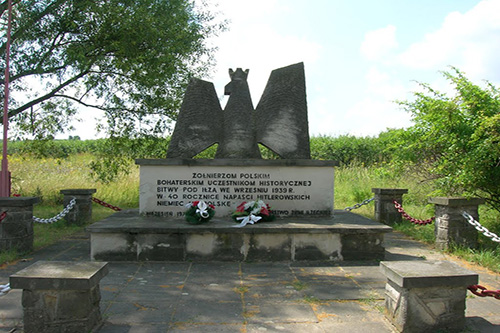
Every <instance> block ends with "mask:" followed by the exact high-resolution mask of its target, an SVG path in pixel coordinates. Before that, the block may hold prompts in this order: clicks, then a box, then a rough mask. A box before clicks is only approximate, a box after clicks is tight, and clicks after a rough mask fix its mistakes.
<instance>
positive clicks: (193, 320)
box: [0, 232, 500, 333]
mask: <svg viewBox="0 0 500 333" xmlns="http://www.w3.org/2000/svg"><path fill="white" fill-rule="evenodd" d="M89 251H90V249H89V240H88V237H87V236H86V235H85V234H81V235H78V236H75V237H73V238H71V239H66V240H63V241H60V242H59V243H57V244H54V245H52V246H50V247H47V248H45V249H42V250H40V251H37V252H35V253H33V254H31V255H30V256H29V257H27V258H25V259H23V260H21V261H19V262H17V263H15V264H12V265H6V266H3V267H1V269H0V284H5V283H7V282H8V278H9V276H10V275H11V274H13V273H16V272H17V271H19V270H21V269H23V268H25V267H27V266H29V265H31V264H32V263H34V262H36V261H38V260H57V261H86V260H89ZM424 259H429V260H431V259H432V260H449V261H453V262H455V263H457V264H458V265H460V266H462V267H464V268H467V269H469V270H473V271H475V272H477V273H478V274H479V283H480V284H481V285H483V286H485V287H487V288H488V289H494V290H496V289H499V288H500V275H499V274H493V273H491V272H489V271H487V270H485V269H483V268H480V267H478V266H475V265H472V264H469V263H466V262H464V261H461V260H458V259H455V258H451V257H449V256H447V255H445V254H443V253H441V252H439V251H436V250H433V249H432V248H431V247H429V246H427V245H423V244H421V243H419V242H416V241H413V240H410V239H408V238H407V237H405V236H403V235H401V234H399V233H396V232H394V233H391V234H387V235H386V258H385V260H387V261H392V260H424ZM109 271H110V272H109V274H108V275H107V276H106V277H105V278H104V279H102V280H101V283H100V288H101V295H102V300H101V311H102V313H103V318H104V324H103V326H102V327H101V328H100V329H99V331H98V332H103V333H111V332H117V333H118V332H308V333H315V332H349V333H353V332H363V333H369V332H395V330H394V327H393V326H392V325H391V323H390V322H389V321H388V320H387V319H386V318H385V316H384V287H385V282H386V281H385V277H384V276H383V275H382V273H381V272H380V269H379V264H378V262H375V261H344V262H338V263H331V262H330V263H326V262H277V263H258V262H255V263H253V262H248V263H247V262H212V263H198V262H112V263H110V264H109ZM21 294H22V291H21V290H12V291H11V292H10V293H8V294H7V295H6V296H3V297H0V332H22V305H21ZM466 316H467V329H466V331H465V332H499V331H500V300H496V299H494V298H491V297H487V298H480V297H477V296H474V295H472V294H471V293H470V292H468V297H467V312H466Z"/></svg>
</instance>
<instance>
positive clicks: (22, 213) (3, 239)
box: [0, 197, 38, 252]
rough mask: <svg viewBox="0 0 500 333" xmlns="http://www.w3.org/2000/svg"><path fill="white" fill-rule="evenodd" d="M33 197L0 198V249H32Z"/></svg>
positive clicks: (36, 199) (27, 250)
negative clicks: (0, 217) (3, 215)
mask: <svg viewBox="0 0 500 333" xmlns="http://www.w3.org/2000/svg"><path fill="white" fill-rule="evenodd" d="M37 202H38V198H35V197H18V198H0V214H1V213H3V212H6V214H5V217H4V218H3V220H2V221H0V251H3V250H9V249H13V248H16V249H18V250H19V251H21V252H30V251H33V205H34V204H35V203H37Z"/></svg>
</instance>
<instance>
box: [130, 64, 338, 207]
mask: <svg viewBox="0 0 500 333" xmlns="http://www.w3.org/2000/svg"><path fill="white" fill-rule="evenodd" d="M248 73H249V70H245V71H243V70H242V69H241V68H238V69H236V70H235V71H233V70H231V69H230V70H229V75H230V77H231V81H230V82H229V83H228V84H227V85H226V87H225V94H226V95H229V99H228V102H227V105H226V107H225V109H224V110H222V108H221V106H220V103H219V100H218V99H217V93H216V91H215V88H214V85H213V84H212V83H210V82H206V81H203V80H200V79H193V80H192V81H191V83H190V84H189V86H188V88H187V91H186V94H185V97H184V101H183V104H182V106H181V110H180V112H179V117H178V120H177V123H176V126H175V129H174V133H173V135H172V140H171V142H170V145H169V149H168V152H167V158H166V159H161V160H137V164H139V165H140V166H141V175H140V177H141V185H140V186H141V187H140V211H141V213H144V214H147V215H157V216H164V217H182V214H183V212H184V210H185V208H184V207H185V205H186V204H188V203H189V202H192V201H195V200H204V201H206V202H207V203H209V204H212V205H214V206H215V207H216V211H217V215H218V216H220V215H229V214H231V212H232V211H234V210H235V209H236V207H237V206H238V205H239V204H240V203H241V202H243V201H252V200H257V199H261V200H264V201H265V202H268V203H269V204H270V205H271V207H272V208H273V211H274V213H275V214H276V215H278V216H285V217H286V216H331V215H332V214H333V178H334V174H333V173H334V169H333V167H334V166H335V165H336V162H334V161H316V160H311V155H310V147H309V130H308V120H307V102H306V84H305V74H304V64H303V63H298V64H294V65H290V66H287V67H284V68H279V69H276V70H274V71H273V72H272V73H271V76H270V78H269V81H268V83H267V86H266V88H265V90H264V93H263V95H262V98H261V100H260V102H259V103H258V105H257V107H256V108H255V109H254V107H253V103H252V99H251V97H250V91H249V88H248V83H247V76H248ZM214 144H218V146H217V152H216V156H215V159H214V160H200V159H192V158H193V157H195V156H196V155H197V154H199V153H200V152H202V151H203V150H205V149H206V148H208V147H210V146H212V145H214ZM259 144H261V145H263V146H265V147H267V148H268V149H270V150H272V151H273V152H275V153H276V154H278V155H279V156H280V157H281V158H282V159H280V160H263V159H262V158H261V154H260V150H259Z"/></svg>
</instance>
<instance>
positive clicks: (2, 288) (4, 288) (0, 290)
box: [0, 283, 10, 296]
mask: <svg viewBox="0 0 500 333" xmlns="http://www.w3.org/2000/svg"><path fill="white" fill-rule="evenodd" d="M9 291H10V283H7V284H0V296H5V295H7V293H8V292H9Z"/></svg>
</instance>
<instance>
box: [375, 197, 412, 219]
mask: <svg viewBox="0 0 500 333" xmlns="http://www.w3.org/2000/svg"><path fill="white" fill-rule="evenodd" d="M372 192H373V193H375V220H376V221H378V222H382V223H384V224H387V225H393V224H394V223H400V222H401V221H402V217H401V213H399V212H398V211H397V209H396V208H395V207H394V202H393V201H394V200H396V201H397V202H399V203H400V204H401V205H402V204H403V194H406V193H408V190H407V189H400V188H372Z"/></svg>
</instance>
